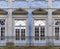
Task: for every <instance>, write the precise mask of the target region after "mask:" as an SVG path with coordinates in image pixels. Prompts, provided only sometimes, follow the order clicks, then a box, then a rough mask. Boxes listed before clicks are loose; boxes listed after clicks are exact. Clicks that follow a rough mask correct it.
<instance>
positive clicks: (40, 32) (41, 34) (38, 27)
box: [34, 20, 46, 40]
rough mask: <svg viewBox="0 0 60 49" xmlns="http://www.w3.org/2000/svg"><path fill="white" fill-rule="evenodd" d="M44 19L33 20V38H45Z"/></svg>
mask: <svg viewBox="0 0 60 49" xmlns="http://www.w3.org/2000/svg"><path fill="white" fill-rule="evenodd" d="M45 25H46V21H45V20H34V26H35V40H45Z"/></svg>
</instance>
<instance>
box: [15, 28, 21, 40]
mask: <svg viewBox="0 0 60 49" xmlns="http://www.w3.org/2000/svg"><path fill="white" fill-rule="evenodd" d="M15 33H16V40H20V29H15Z"/></svg>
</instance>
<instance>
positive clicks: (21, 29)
mask: <svg viewBox="0 0 60 49" xmlns="http://www.w3.org/2000/svg"><path fill="white" fill-rule="evenodd" d="M14 22H15V36H16V40H25V37H26V35H25V34H26V21H25V20H15V21H14Z"/></svg>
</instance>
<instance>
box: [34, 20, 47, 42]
mask: <svg viewBox="0 0 60 49" xmlns="http://www.w3.org/2000/svg"><path fill="white" fill-rule="evenodd" d="M35 20H45V19H35ZM45 21H46V20H45ZM44 27H45V37H46V29H47V28H46V26H44ZM34 28H35V26H34ZM33 34H34V35H33V36H35V29H34V33H33ZM45 40H46V38H45V39H44V40H41V39H40V27H39V40H35V38H34V39H33V41H45Z"/></svg>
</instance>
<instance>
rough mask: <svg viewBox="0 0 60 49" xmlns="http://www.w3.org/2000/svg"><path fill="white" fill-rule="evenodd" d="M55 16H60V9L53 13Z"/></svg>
mask: <svg viewBox="0 0 60 49" xmlns="http://www.w3.org/2000/svg"><path fill="white" fill-rule="evenodd" d="M52 14H53V15H60V9H56V10H55V11H53V12H52Z"/></svg>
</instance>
